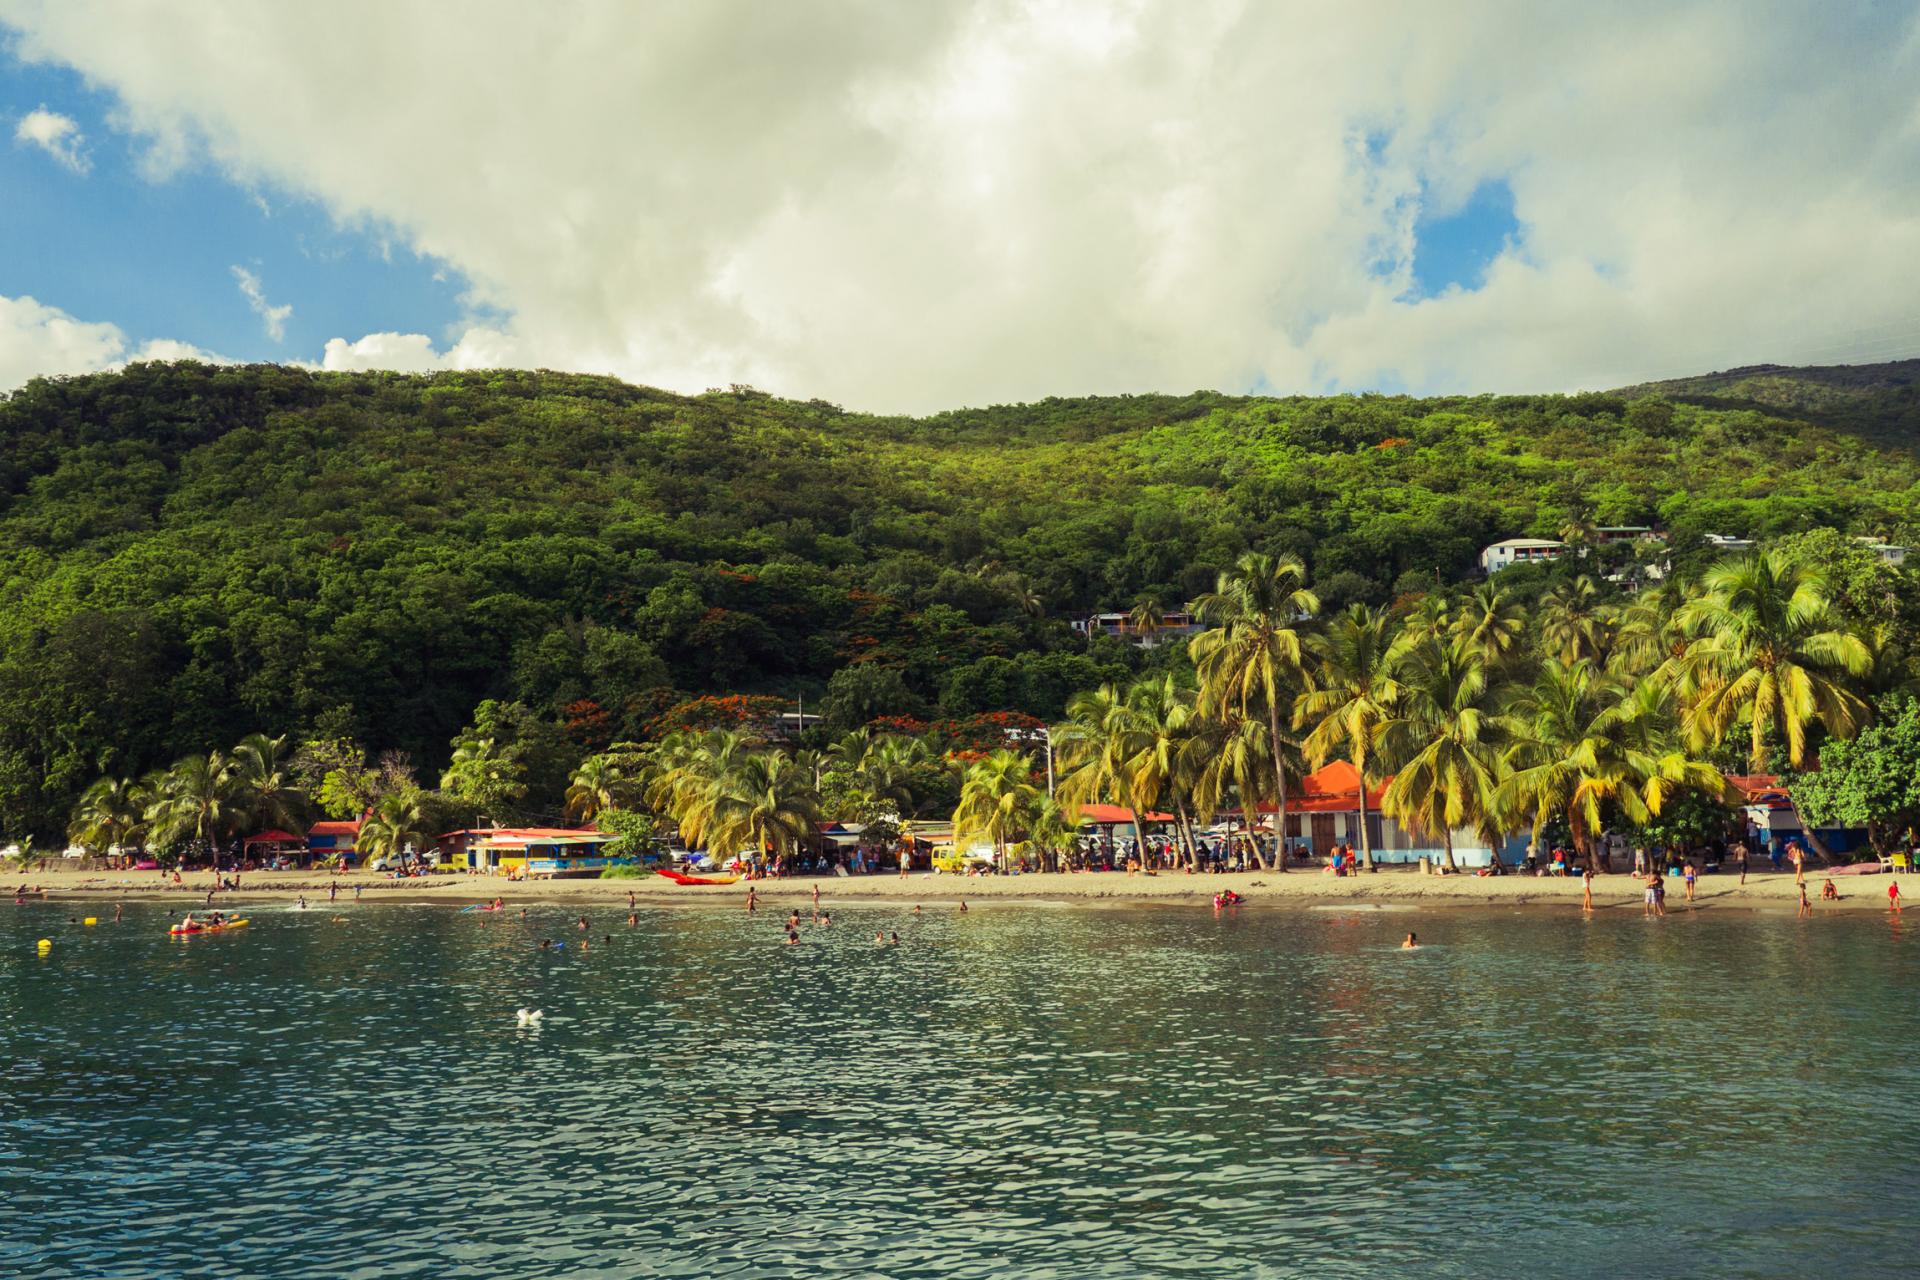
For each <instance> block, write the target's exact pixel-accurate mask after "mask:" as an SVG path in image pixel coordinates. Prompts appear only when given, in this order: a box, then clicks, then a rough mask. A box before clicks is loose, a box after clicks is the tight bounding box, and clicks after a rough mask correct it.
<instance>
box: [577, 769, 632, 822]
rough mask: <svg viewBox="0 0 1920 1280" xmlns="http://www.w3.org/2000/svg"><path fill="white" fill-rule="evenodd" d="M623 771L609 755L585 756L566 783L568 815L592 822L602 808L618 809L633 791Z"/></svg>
mask: <svg viewBox="0 0 1920 1280" xmlns="http://www.w3.org/2000/svg"><path fill="white" fill-rule="evenodd" d="M632 790H633V784H632V783H631V782H629V781H628V779H627V775H626V771H625V770H624V769H622V768H621V767H620V764H619V762H618V761H616V760H614V759H613V758H611V757H609V756H604V755H598V756H588V757H587V758H586V759H585V760H582V761H581V762H580V767H579V768H577V769H575V770H574V771H573V778H572V779H571V780H570V781H569V782H568V784H567V815H568V816H569V817H571V818H574V819H577V820H578V821H581V822H591V821H592V820H593V819H594V818H595V817H596V816H598V814H599V813H600V811H601V810H603V809H618V808H620V807H621V805H622V803H623V802H624V801H625V799H626V798H627V796H628V795H629V794H630V793H631V792H632Z"/></svg>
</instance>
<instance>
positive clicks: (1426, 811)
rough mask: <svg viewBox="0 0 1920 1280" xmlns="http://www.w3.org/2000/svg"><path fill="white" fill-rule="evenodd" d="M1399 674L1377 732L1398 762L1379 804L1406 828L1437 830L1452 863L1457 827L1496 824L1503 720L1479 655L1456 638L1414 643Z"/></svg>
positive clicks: (1449, 864)
mask: <svg viewBox="0 0 1920 1280" xmlns="http://www.w3.org/2000/svg"><path fill="white" fill-rule="evenodd" d="M1399 682H1400V694H1401V696H1400V697H1399V699H1398V700H1397V702H1396V705H1395V709H1394V714H1393V718H1392V719H1390V720H1388V721H1387V722H1386V723H1385V724H1383V725H1381V726H1380V733H1379V735H1378V736H1379V741H1380V743H1381V744H1382V747H1383V754H1385V755H1387V756H1388V757H1389V758H1390V759H1391V760H1392V761H1393V762H1395V763H1397V764H1398V765H1399V768H1398V771H1397V772H1396V773H1395V774H1394V778H1393V781H1392V782H1390V783H1388V784H1387V789H1386V791H1385V792H1384V793H1383V794H1382V795H1381V797H1380V808H1381V810H1382V811H1383V812H1385V813H1387V814H1388V815H1390V816H1391V817H1394V818H1396V819H1398V820H1399V821H1400V823H1401V824H1402V825H1403V826H1406V827H1408V828H1409V829H1411V830H1414V831H1418V832H1420V833H1422V834H1425V835H1428V836H1434V835H1438V836H1440V837H1441V839H1442V841H1443V842H1444V850H1445V865H1446V866H1447V867H1448V868H1452V867H1453V865H1454V862H1453V833H1454V831H1455V830H1457V829H1459V828H1462V827H1474V828H1477V829H1479V830H1480V831H1482V832H1483V833H1490V832H1491V831H1492V829H1493V828H1494V827H1495V826H1496V825H1497V813H1498V809H1497V805H1496V802H1495V799H1494V794H1495V791H1496V789H1497V788H1498V786H1499V784H1500V781H1501V778H1502V776H1503V773H1504V766H1503V763H1502V761H1501V755H1500V752H1501V748H1502V746H1503V745H1504V742H1505V739H1506V737H1507V729H1508V723H1507V721H1506V720H1505V719H1504V718H1503V717H1502V716H1501V715H1500V714H1499V713H1498V711H1497V710H1496V709H1495V704H1494V694H1495V690H1494V689H1493V688H1492V686H1491V684H1490V681H1489V679H1488V671H1487V665H1486V663H1485V661H1483V660H1482V659H1481V658H1480V656H1479V655H1478V654H1475V653H1470V652H1468V651H1467V650H1466V649H1465V648H1463V647H1462V646H1460V645H1459V644H1457V643H1452V642H1448V641H1441V640H1429V641H1426V642H1425V643H1422V644H1420V645H1417V646H1415V647H1414V648H1413V649H1412V650H1410V651H1409V652H1408V654H1407V656H1406V659H1405V661H1404V662H1403V663H1402V664H1401V666H1400V668H1399Z"/></svg>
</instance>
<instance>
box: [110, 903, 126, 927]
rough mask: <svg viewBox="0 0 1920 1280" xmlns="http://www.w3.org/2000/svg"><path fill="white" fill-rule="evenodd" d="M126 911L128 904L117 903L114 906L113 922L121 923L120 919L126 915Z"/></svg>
mask: <svg viewBox="0 0 1920 1280" xmlns="http://www.w3.org/2000/svg"><path fill="white" fill-rule="evenodd" d="M126 910H127V904H126V903H124V902H116V903H114V904H113V922H114V923H115V924H119V923H120V917H121V916H122V915H124V914H125V913H126Z"/></svg>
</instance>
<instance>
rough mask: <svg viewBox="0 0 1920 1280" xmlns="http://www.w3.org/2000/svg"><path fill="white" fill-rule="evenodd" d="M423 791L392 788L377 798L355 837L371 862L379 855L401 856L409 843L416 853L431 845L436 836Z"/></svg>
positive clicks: (364, 855)
mask: <svg viewBox="0 0 1920 1280" xmlns="http://www.w3.org/2000/svg"><path fill="white" fill-rule="evenodd" d="M423 800H424V796H423V793H422V792H421V791H420V790H419V789H418V788H414V789H411V790H407V791H389V792H388V793H387V794H386V795H383V796H381V797H380V798H379V799H378V800H376V801H375V802H374V805H373V808H372V809H371V810H369V811H368V813H367V816H366V818H365V819H364V820H363V821H362V822H361V824H360V831H359V834H358V835H356V836H355V837H354V847H355V848H356V849H358V850H359V852H360V854H361V856H363V857H364V858H365V859H366V860H367V861H368V862H372V861H373V860H374V859H375V858H380V857H387V858H399V857H401V856H402V855H403V854H405V853H406V852H407V850H408V848H409V847H411V848H412V849H413V850H414V851H415V852H416V853H417V852H420V851H422V850H424V849H425V848H426V847H427V842H428V840H430V839H431V838H432V837H431V835H430V834H429V832H428V831H427V829H426V808H425V805H424V803H423Z"/></svg>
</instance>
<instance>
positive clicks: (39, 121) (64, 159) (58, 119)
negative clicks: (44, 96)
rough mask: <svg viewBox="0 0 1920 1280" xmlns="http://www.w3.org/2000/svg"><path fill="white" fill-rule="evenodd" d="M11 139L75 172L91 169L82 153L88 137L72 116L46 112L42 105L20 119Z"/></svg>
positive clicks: (89, 162) (89, 161)
mask: <svg viewBox="0 0 1920 1280" xmlns="http://www.w3.org/2000/svg"><path fill="white" fill-rule="evenodd" d="M13 140H14V142H15V143H18V144H23V145H26V146H34V147H38V148H40V149H41V150H42V151H44V152H46V153H47V154H48V155H50V156H52V157H53V158H54V159H55V160H58V161H59V162H60V163H61V164H62V165H64V166H66V167H67V168H68V169H71V170H73V172H75V173H85V172H87V170H89V169H91V168H92V167H93V161H92V160H90V159H88V158H87V153H86V151H85V147H86V144H87V136H86V135H85V134H84V133H81V132H80V125H79V123H78V122H77V121H75V120H74V118H73V117H72V116H63V115H61V114H60V113H59V112H58V111H49V110H47V108H46V107H45V106H44V105H42V106H39V107H36V108H34V109H33V110H32V111H29V112H27V114H25V115H24V116H21V117H20V123H19V124H17V125H15V126H14V129H13Z"/></svg>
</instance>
